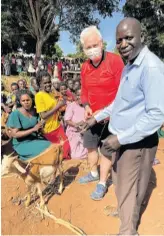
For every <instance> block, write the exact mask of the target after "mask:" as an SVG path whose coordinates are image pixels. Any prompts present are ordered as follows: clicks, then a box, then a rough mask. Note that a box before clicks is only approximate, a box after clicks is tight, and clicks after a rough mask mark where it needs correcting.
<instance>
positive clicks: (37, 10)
mask: <svg viewBox="0 0 164 236" xmlns="http://www.w3.org/2000/svg"><path fill="white" fill-rule="evenodd" d="M35 7H36V16H37V24H38V29H39V32H40V37H42V28H41V24H40V21H41V17H40V0H37V1H35Z"/></svg>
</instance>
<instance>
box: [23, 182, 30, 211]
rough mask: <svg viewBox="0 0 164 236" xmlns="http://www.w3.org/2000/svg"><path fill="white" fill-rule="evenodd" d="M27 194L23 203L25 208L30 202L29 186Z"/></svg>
mask: <svg viewBox="0 0 164 236" xmlns="http://www.w3.org/2000/svg"><path fill="white" fill-rule="evenodd" d="M27 187H28V193H27V195H26V201H25V203H24V204H25V207H29V205H30V202H31V185H28V186H27Z"/></svg>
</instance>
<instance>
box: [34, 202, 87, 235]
mask: <svg viewBox="0 0 164 236" xmlns="http://www.w3.org/2000/svg"><path fill="white" fill-rule="evenodd" d="M36 209H37V210H39V211H40V212H41V213H43V214H44V215H46V216H48V217H50V218H51V219H53V220H54V221H55V222H56V223H57V224H60V225H63V226H65V227H66V228H68V229H70V230H71V231H72V232H74V233H75V234H77V235H86V234H85V233H84V232H83V231H82V230H81V229H79V228H78V227H76V226H74V225H72V224H70V223H69V222H67V221H65V220H63V219H60V218H57V217H55V216H54V215H52V214H50V213H49V212H48V211H45V210H43V209H41V208H39V207H36Z"/></svg>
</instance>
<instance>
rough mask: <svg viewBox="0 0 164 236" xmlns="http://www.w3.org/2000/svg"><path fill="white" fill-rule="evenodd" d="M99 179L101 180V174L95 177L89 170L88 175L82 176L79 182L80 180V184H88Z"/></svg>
mask: <svg viewBox="0 0 164 236" xmlns="http://www.w3.org/2000/svg"><path fill="white" fill-rule="evenodd" d="M97 180H99V175H98V176H97V177H93V176H92V174H91V172H89V174H88V175H85V176H83V177H81V178H80V179H79V180H78V182H79V183H80V184H87V183H89V182H93V181H97Z"/></svg>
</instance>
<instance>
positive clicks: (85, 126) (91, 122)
mask: <svg viewBox="0 0 164 236" xmlns="http://www.w3.org/2000/svg"><path fill="white" fill-rule="evenodd" d="M96 123H97V121H96V119H95V118H94V117H92V118H90V119H88V120H87V121H86V122H83V123H82V124H80V125H79V127H78V128H79V129H80V133H81V134H83V133H84V132H85V131H86V130H88V129H89V128H91V127H92V126H94V125H95V124H96Z"/></svg>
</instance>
